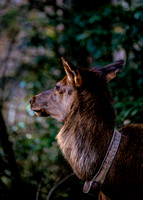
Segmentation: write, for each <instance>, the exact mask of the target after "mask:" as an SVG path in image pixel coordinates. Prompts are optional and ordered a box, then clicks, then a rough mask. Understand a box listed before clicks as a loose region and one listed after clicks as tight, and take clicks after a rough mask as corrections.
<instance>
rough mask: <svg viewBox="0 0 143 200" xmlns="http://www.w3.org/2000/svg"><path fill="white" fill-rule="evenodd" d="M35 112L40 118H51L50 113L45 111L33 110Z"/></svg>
mask: <svg viewBox="0 0 143 200" xmlns="http://www.w3.org/2000/svg"><path fill="white" fill-rule="evenodd" d="M33 111H34V112H35V114H36V115H37V116H38V117H47V116H49V114H48V113H46V112H45V111H43V110H33Z"/></svg>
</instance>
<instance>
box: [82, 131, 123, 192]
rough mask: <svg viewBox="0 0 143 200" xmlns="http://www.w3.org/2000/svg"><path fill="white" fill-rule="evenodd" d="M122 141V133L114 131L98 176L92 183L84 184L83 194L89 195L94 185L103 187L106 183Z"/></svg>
mask: <svg viewBox="0 0 143 200" xmlns="http://www.w3.org/2000/svg"><path fill="white" fill-rule="evenodd" d="M120 140H121V133H120V132H118V131H117V130H114V133H113V136H112V139H111V142H110V145H109V147H108V150H107V152H106V155H105V157H104V160H103V162H102V164H101V166H100V168H99V170H98V172H97V173H96V175H95V176H94V177H93V179H92V180H91V181H89V182H88V181H86V182H85V184H84V188H83V192H84V193H89V191H90V190H91V189H92V185H93V184H94V183H95V182H96V183H97V184H99V185H102V184H103V183H104V181H105V178H106V175H107V173H108V171H109V169H110V167H111V165H112V162H113V160H114V157H115V155H116V153H117V150H118V147H119V144H120Z"/></svg>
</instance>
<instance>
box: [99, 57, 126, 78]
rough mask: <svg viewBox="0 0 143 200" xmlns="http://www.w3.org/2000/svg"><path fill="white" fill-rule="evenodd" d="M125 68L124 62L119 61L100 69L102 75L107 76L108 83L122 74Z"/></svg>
mask: <svg viewBox="0 0 143 200" xmlns="http://www.w3.org/2000/svg"><path fill="white" fill-rule="evenodd" d="M123 66H124V61H123V60H118V61H115V62H114V63H111V64H109V65H106V66H104V67H102V68H100V69H101V71H102V73H103V74H104V75H105V76H106V80H107V82H109V81H110V80H112V79H113V78H115V77H116V75H117V74H118V73H121V71H122V68H123Z"/></svg>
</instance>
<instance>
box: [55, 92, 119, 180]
mask: <svg viewBox="0 0 143 200" xmlns="http://www.w3.org/2000/svg"><path fill="white" fill-rule="evenodd" d="M107 97H109V96H108V95H107ZM110 100H111V99H110V98H106V95H105V96H100V97H97V96H95V95H93V94H91V93H88V92H86V91H83V92H82V93H81V94H80V95H79V98H77V100H76V101H74V105H73V106H72V109H71V112H70V115H69V116H68V118H67V119H66V121H65V123H64V126H63V127H62V129H61V130H60V132H59V133H58V135H57V140H58V144H59V146H60V148H61V150H62V152H63V154H64V156H65V158H66V159H67V160H68V162H69V164H70V165H71V167H72V169H73V171H74V172H75V174H76V175H77V176H78V177H79V178H80V179H82V180H91V179H92V178H93V177H94V175H95V174H96V172H97V171H98V169H99V168H100V165H101V163H102V161H103V159H104V156H105V154H106V151H107V149H108V146H109V144H110V141H111V138H112V135H113V132H114V119H115V115H114V110H113V108H112V104H111V101H110Z"/></svg>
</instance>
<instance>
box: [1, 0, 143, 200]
mask: <svg viewBox="0 0 143 200" xmlns="http://www.w3.org/2000/svg"><path fill="white" fill-rule="evenodd" d="M29 2H30V3H29V4H23V5H22V4H20V5H18V6H6V9H5V10H4V12H2V14H1V16H0V31H1V33H3V34H5V36H6V37H7V38H8V39H9V41H12V42H11V43H10V45H12V46H14V45H15V49H16V50H17V51H18V52H19V53H20V54H19V57H17V61H15V63H14V64H15V67H13V70H12V72H11V73H10V72H9V76H10V78H8V79H7V77H6V75H5V73H3V77H2V79H1V82H0V83H1V84H2V88H4V89H3V91H2V92H3V97H2V98H3V99H2V103H3V104H4V102H5V101H7V102H9V104H12V101H11V99H10V97H12V95H14V94H13V90H11V88H10V86H12V85H14V87H15V84H16V87H19V88H20V90H24V93H25V94H26V95H25V99H24V100H23V102H26V103H24V104H23V107H24V109H25V110H26V112H27V117H28V119H29V123H28V120H27V121H26V122H24V121H22V120H19V119H16V122H15V124H12V125H10V124H9V123H8V122H7V128H8V132H9V139H10V141H11V142H12V144H13V149H14V153H15V157H16V162H17V164H18V168H19V171H20V175H21V178H22V180H24V181H25V182H27V183H29V184H31V185H32V186H34V188H35V190H36V191H37V192H36V194H35V196H36V195H38V197H37V199H42V200H43V199H45V198H46V196H47V194H48V191H49V190H50V189H51V187H52V186H53V185H54V183H56V182H58V181H59V180H61V179H62V178H63V177H65V176H66V175H67V174H69V173H71V172H72V171H71V169H70V167H69V166H68V164H67V162H66V161H65V160H64V158H63V157H62V155H61V152H60V150H59V148H58V145H57V143H56V140H55V136H56V134H57V132H58V130H59V129H60V127H61V126H62V125H61V124H59V123H57V122H56V121H55V120H52V119H50V118H47V119H45V118H35V117H34V114H33V112H32V111H30V107H29V103H28V102H29V99H30V98H31V97H32V96H33V95H35V94H37V93H40V92H42V91H44V90H46V89H49V88H51V87H53V86H54V85H55V83H56V81H58V80H60V79H61V78H62V77H63V76H64V70H63V68H62V65H61V61H60V57H61V56H63V55H64V56H67V57H69V58H70V59H71V60H72V61H73V62H74V63H75V64H77V65H79V66H82V67H89V68H91V67H92V66H95V65H99V66H103V65H106V64H108V63H110V62H112V61H113V60H117V59H120V58H121V56H120V55H122V58H124V59H125V61H126V65H125V67H124V69H123V72H122V73H121V74H120V75H119V76H118V77H117V78H116V79H115V80H113V81H112V82H111V83H110V88H111V90H112V93H113V97H114V98H115V104H114V108H115V110H116V114H117V120H116V126H117V127H119V126H120V125H122V124H128V123H140V122H142V118H143V68H142V66H143V57H142V55H143V31H142V24H143V4H142V2H139V1H136V0H134V1H124V4H121V3H118V4H115V3H107V2H106V1H103V4H101V5H100V4H99V5H97V7H96V6H95V7H96V9H95V8H93V9H92V7H90V6H89V5H90V1H89V3H88V4H89V5H87V10H86V9H84V8H82V5H81V8H80V12H79V10H78V9H77V10H76V9H75V8H76V2H75V3H74V7H73V6H72V4H71V5H70V6H66V4H63V6H60V7H59V6H58V5H57V6H56V5H55V4H54V3H53V4H51V5H46V4H44V3H43V4H42V2H43V1H41V4H40V2H39V4H38V6H37V5H36V3H38V1H29ZM45 2H46V1H45ZM49 2H50V1H49ZM51 2H52V1H51ZM53 2H54V1H53ZM71 2H72V1H71ZM47 3H48V1H47ZM91 4H94V1H91ZM89 7H90V9H89ZM1 9H3V8H1ZM9 49H10V50H11V51H13V49H12V48H9ZM9 54H10V53H9ZM9 54H8V55H9ZM6 59H7V61H6V62H7V63H8V61H9V60H10V58H9V57H6ZM8 59H9V60H8ZM7 63H6V64H7ZM2 64H5V63H4V61H2ZM4 67H5V66H3V68H4ZM5 69H6V68H5ZM4 78H5V79H4ZM4 80H6V81H4ZM8 84H10V85H9V88H8V90H7V85H8ZM14 87H12V88H14ZM8 91H9V92H8ZM0 96H1V95H0ZM18 98H19V97H18V95H17V99H18ZM30 118H32V119H33V121H32V122H31V120H30ZM0 161H1V163H2V165H1V167H0V168H1V171H2V172H1V181H0V185H1V186H0V187H1V188H2V184H4V187H6V188H11V187H12V174H11V172H10V170H9V168H8V161H7V160H6V159H5V157H4V152H3V149H2V147H1V148H0ZM75 182H78V181H77V180H76V181H75ZM72 184H73V183H72ZM75 185H76V184H75ZM79 185H80V184H79ZM78 187H79V186H78ZM65 188H66V187H65ZM4 192H5V193H6V192H7V189H5V190H3V193H2V194H1V198H2V199H6V198H4ZM61 193H62V194H61ZM70 195H71V193H70V192H69V191H68V190H67V191H65V190H63V192H62V191H61V192H60V193H59V192H58V193H57V194H56V195H55V198H53V199H60V198H62V199H70V198H71V197H70ZM72 198H74V197H73V196H72ZM37 199H36V200H37Z"/></svg>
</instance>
